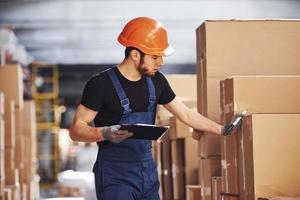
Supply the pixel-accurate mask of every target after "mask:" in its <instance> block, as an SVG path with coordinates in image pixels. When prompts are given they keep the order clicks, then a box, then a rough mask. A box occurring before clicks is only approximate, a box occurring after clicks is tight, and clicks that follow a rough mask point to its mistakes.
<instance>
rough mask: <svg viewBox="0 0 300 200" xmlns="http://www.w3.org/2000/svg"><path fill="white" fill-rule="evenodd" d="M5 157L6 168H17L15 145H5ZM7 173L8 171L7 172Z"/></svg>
mask: <svg viewBox="0 0 300 200" xmlns="http://www.w3.org/2000/svg"><path fill="white" fill-rule="evenodd" d="M4 154H5V156H4V158H5V162H4V165H5V170H6V169H8V170H13V169H14V168H15V148H14V147H5V149H4ZM5 174H6V172H5Z"/></svg>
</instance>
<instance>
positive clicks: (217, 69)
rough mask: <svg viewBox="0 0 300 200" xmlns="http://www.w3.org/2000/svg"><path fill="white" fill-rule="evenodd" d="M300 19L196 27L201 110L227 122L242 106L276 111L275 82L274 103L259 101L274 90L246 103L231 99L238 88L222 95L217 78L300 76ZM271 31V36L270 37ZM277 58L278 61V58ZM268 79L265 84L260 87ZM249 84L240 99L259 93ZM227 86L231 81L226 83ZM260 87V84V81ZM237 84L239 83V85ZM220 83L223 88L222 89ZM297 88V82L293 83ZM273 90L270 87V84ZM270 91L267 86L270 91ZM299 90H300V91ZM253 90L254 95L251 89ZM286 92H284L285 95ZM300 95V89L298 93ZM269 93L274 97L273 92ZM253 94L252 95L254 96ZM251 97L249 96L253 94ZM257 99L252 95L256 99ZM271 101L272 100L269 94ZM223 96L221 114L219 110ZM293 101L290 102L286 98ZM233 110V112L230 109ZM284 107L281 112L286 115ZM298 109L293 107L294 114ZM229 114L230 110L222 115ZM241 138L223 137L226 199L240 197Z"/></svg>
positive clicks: (222, 163)
mask: <svg viewBox="0 0 300 200" xmlns="http://www.w3.org/2000/svg"><path fill="white" fill-rule="evenodd" d="M299 32H300V21H299V20H247V21H243V20H230V21H228V20H222V21H206V22H205V23H203V24H202V25H201V26H200V27H199V28H198V29H197V81H198V83H197V84H198V90H197V91H198V111H199V112H200V113H202V114H203V115H205V116H208V117H209V118H211V119H213V120H215V121H217V122H220V123H224V122H228V120H229V119H230V118H231V117H232V116H233V114H235V113H236V112H239V111H241V110H242V109H248V111H250V113H251V111H252V112H254V113H255V112H257V111H255V110H254V107H255V106H257V105H258V106H260V107H259V108H258V109H265V110H264V111H265V112H266V113H267V112H271V113H274V111H275V110H276V109H280V108H274V107H272V106H271V105H274V104H273V102H274V103H278V101H281V100H282V98H281V99H280V98H279V99H278V96H280V95H278V94H281V93H280V92H279V91H276V90H277V88H276V86H273V87H271V89H269V90H270V91H273V93H277V96H276V95H275V94H272V95H273V99H272V101H269V102H268V105H263V104H260V103H261V101H264V98H265V97H266V96H268V95H269V94H270V92H269V93H268V92H267V93H265V94H264V95H262V96H260V97H259V98H256V99H255V101H253V102H251V101H250V102H249V103H250V104H248V105H247V106H249V105H251V106H254V107H245V105H244V103H245V102H246V103H247V101H242V102H241V103H240V104H239V103H238V101H237V100H236V99H232V102H231V104H229V103H228V102H226V103H224V102H225V101H228V99H226V98H228V97H230V96H236V95H238V94H237V93H236V92H235V91H234V92H233V91H231V92H232V93H230V91H228V90H227V97H226V98H225V99H224V98H220V86H219V82H220V81H221V80H223V79H225V78H227V77H231V76H263V75H265V76H267V75H279V76H280V75H291V76H294V75H300V68H299V65H300V59H299V57H298V56H297V54H298V53H297V52H299V50H300V47H299V45H297V44H298V43H299V42H300V35H299ZM270 35H272V37H269V36H270ZM274 58H276V59H274ZM269 81H270V78H269V79H268V80H267V79H266V80H265V82H261V83H260V86H259V87H261V89H263V87H264V86H265V85H267V87H268V86H269V85H268V84H270V83H267V82H269ZM254 82H256V80H253V82H252V83H249V84H248V85H247V86H246V87H244V90H240V94H239V96H238V97H239V98H241V99H242V98H243V100H245V99H247V100H249V96H251V95H252V96H253V95H254V96H257V94H256V93H254V92H256V91H255V90H254V89H253V87H254V86H253V84H254ZM281 83H282V84H283V85H281V86H278V87H281V88H285V89H286V90H288V87H286V84H287V83H286V82H284V81H283V82H281ZM228 84H229V83H228ZM256 85H259V84H258V83H257V84H256ZM235 86H236V87H239V84H235ZM222 87H223V86H222V84H221V91H222ZM292 87H293V88H297V87H298V86H297V85H293V86H292ZM269 88H270V87H269ZM266 90H268V89H266ZM298 90H299V89H298ZM249 91H253V93H248V92H249ZM287 93H288V92H287V91H284V92H283V93H282V95H287ZM298 93H299V92H298ZM272 95H271V96H272ZM252 96H251V97H252ZM295 96H297V92H296V93H293V94H291V96H289V97H291V98H289V97H287V98H288V99H294V100H293V102H287V104H288V103H291V104H289V105H290V107H289V109H290V108H292V107H294V106H295V102H296V101H299V99H297V98H295ZM250 99H251V98H250ZM252 99H253V98H252ZM268 99H270V98H268ZM220 100H221V104H222V105H223V106H222V112H221V108H220V106H219V105H220ZM288 101H289V100H288ZM230 111H233V112H230ZM286 112H288V110H284V111H283V112H282V113H286ZM295 112H297V111H293V113H295ZM224 113H226V114H224ZM228 113H230V114H228ZM238 142H239V141H238V138H237V135H235V134H234V135H232V136H227V137H222V142H221V145H222V148H221V149H222V153H221V154H222V162H221V166H222V190H221V193H222V198H224V199H238V198H240V197H239V195H240V185H239V183H240V180H239V179H240V178H241V177H240V176H239V174H238V171H237V169H238V165H239V160H238V158H239V154H238V144H239V143H238Z"/></svg>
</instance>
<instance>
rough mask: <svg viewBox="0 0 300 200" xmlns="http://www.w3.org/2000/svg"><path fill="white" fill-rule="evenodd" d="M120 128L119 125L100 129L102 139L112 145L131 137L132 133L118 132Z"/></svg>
mask: <svg viewBox="0 0 300 200" xmlns="http://www.w3.org/2000/svg"><path fill="white" fill-rule="evenodd" d="M120 127H121V126H120V125H112V126H104V127H102V135H103V138H104V139H105V140H109V141H111V142H113V143H120V142H122V141H123V140H125V139H127V138H129V137H131V136H132V135H133V133H131V132H128V131H126V130H120Z"/></svg>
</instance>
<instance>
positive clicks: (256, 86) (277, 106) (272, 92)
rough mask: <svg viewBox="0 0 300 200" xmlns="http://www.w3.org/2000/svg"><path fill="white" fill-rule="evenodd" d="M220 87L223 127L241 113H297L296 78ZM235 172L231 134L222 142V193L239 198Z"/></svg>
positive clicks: (239, 80) (229, 82)
mask: <svg viewBox="0 0 300 200" xmlns="http://www.w3.org/2000/svg"><path fill="white" fill-rule="evenodd" d="M220 86H221V87H220V91H221V92H220V93H221V110H222V120H221V121H222V123H224V124H225V123H227V122H229V121H230V120H231V118H232V117H233V115H234V114H236V113H237V112H241V111H243V110H247V112H248V113H300V93H299V92H298V91H299V90H300V76H235V77H231V78H227V79H225V80H223V81H221V82H220ZM270 102H272V103H270ZM238 168H239V162H238V138H237V134H232V135H231V136H226V137H223V138H222V177H223V183H222V192H225V193H230V194H239V183H238V179H239V178H238Z"/></svg>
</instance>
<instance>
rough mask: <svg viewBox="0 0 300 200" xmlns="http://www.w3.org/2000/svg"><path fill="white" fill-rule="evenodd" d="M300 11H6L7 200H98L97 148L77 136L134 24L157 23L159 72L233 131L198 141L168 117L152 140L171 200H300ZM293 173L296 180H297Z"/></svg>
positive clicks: (245, 5)
mask: <svg viewBox="0 0 300 200" xmlns="http://www.w3.org/2000/svg"><path fill="white" fill-rule="evenodd" d="M299 10H300V1H298V0H260V1H259V0H240V1H239V0H198V1H197V0H177V1H170V0H161V1H158V0H153V1H149V0H140V1H137V0H124V1H119V0H110V1H109V0H43V1H41V0H0V50H1V52H0V55H1V56H0V58H1V63H0V115H1V117H0V125H1V126H0V131H1V132H0V133H1V135H0V136H1V137H0V155H1V158H0V175H1V176H0V199H5V200H6V199H7V200H21V199H22V200H37V199H45V200H47V199H48V200H50V199H57V200H58V199H78V200H82V199H85V200H93V199H97V198H96V191H95V184H94V181H95V180H94V174H93V172H92V168H93V165H94V163H95V161H96V157H97V152H98V146H97V144H96V143H95V142H93V143H84V142H77V141H72V140H71V138H70V136H69V128H70V125H71V123H72V119H73V117H74V114H75V111H76V109H77V106H78V105H79V104H80V102H81V97H82V92H83V89H84V87H85V84H86V82H87V81H88V80H89V79H90V78H91V77H92V76H94V75H95V74H98V73H99V72H101V71H103V70H106V69H109V68H110V67H113V66H115V65H117V64H119V63H120V62H121V61H122V60H123V58H124V47H123V46H122V45H121V44H119V43H118V41H117V37H118V35H119V34H120V32H121V30H122V28H123V27H124V25H125V24H126V23H127V22H128V21H130V20H131V19H133V18H135V17H140V16H147V17H151V18H153V19H155V20H157V21H159V22H160V23H161V24H163V26H164V27H165V28H166V30H167V32H168V39H169V44H170V45H171V46H172V47H173V48H174V49H175V52H174V54H173V55H171V56H168V57H165V58H164V65H163V66H162V67H161V70H160V71H161V72H162V73H163V74H164V75H165V76H166V78H167V80H168V82H169V84H170V86H171V87H172V89H173V90H174V92H175V93H176V96H177V97H179V98H180V99H181V100H182V101H183V102H184V103H185V105H187V106H188V107H189V108H190V109H193V110H195V111H197V112H199V113H200V114H202V115H204V116H206V117H208V118H209V119H211V120H213V121H215V122H217V123H219V124H222V125H224V124H226V123H229V122H230V121H231V119H232V117H233V116H234V115H236V114H237V113H239V112H241V111H243V110H247V115H246V116H245V118H244V119H243V121H242V123H241V125H240V126H239V127H238V128H237V129H236V130H234V131H233V133H232V135H230V136H224V135H222V136H219V135H212V134H210V133H200V132H198V131H196V130H193V128H191V127H189V126H187V125H186V124H184V123H182V122H181V121H180V120H178V119H176V118H175V117H174V116H172V114H170V113H169V112H168V111H166V109H165V108H163V106H160V105H159V106H158V107H157V109H156V118H155V123H156V125H159V126H169V127H170V128H169V130H168V132H167V134H166V135H167V136H165V137H164V139H163V140H162V141H161V142H157V141H152V154H153V158H154V160H155V162H156V167H157V172H158V179H159V182H160V188H159V196H160V199H162V200H221V199H222V200H223V199H226V200H227V199H228V200H238V199H241V200H253V199H261V200H262V199H267V200H268V199H269V200H271V199H273V200H275V199H280V200H297V199H298V200H299V199H300V171H299V169H300V159H299V156H298V152H299V151H300V134H299V130H300V129H299V128H300V127H299V124H300V123H299V120H300V104H299V102H300V92H299V91H300V57H299V55H300V53H299V52H300V45H299V44H300V12H299ZM291 174H293V175H291Z"/></svg>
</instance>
